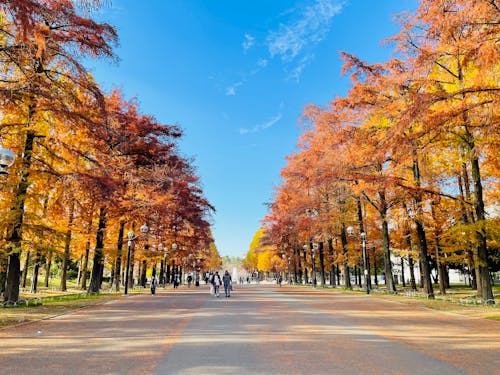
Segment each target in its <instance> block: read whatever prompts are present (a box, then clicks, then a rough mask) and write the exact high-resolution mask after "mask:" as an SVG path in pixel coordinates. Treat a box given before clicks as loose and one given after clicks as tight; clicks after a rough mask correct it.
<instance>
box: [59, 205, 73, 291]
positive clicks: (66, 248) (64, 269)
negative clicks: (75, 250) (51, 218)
mask: <svg viewBox="0 0 500 375" xmlns="http://www.w3.org/2000/svg"><path fill="white" fill-rule="evenodd" d="M74 216H75V201H74V200H73V199H72V200H71V206H70V210H69V217H68V230H67V231H66V237H65V239H64V254H63V259H62V265H61V285H60V287H59V289H60V290H61V291H63V292H64V291H66V289H67V286H66V279H67V272H68V264H69V250H70V244H71V234H72V233H71V231H72V227H73V220H74Z"/></svg>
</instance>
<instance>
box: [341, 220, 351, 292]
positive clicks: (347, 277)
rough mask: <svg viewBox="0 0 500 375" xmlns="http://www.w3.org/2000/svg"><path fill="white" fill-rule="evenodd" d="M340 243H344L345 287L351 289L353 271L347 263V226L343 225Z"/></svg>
mask: <svg viewBox="0 0 500 375" xmlns="http://www.w3.org/2000/svg"><path fill="white" fill-rule="evenodd" d="M340 242H341V243H342V255H343V257H344V262H343V264H344V286H345V287H346V288H349V289H351V288H352V285H351V271H350V269H349V263H348V262H347V234H346V228H345V224H344V223H342V229H341V232H340Z"/></svg>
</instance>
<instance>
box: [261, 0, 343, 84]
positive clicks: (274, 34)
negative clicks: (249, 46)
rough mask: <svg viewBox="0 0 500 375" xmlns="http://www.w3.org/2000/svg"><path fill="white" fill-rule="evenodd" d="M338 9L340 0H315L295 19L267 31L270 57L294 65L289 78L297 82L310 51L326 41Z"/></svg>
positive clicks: (338, 11)
mask: <svg viewBox="0 0 500 375" xmlns="http://www.w3.org/2000/svg"><path fill="white" fill-rule="evenodd" d="M342 8H343V2H342V1H341V0H316V1H315V2H314V3H313V4H312V5H309V6H307V7H306V8H304V9H303V10H302V11H301V12H300V15H299V17H298V18H296V19H294V20H291V21H290V22H288V23H282V24H280V26H279V29H278V30H274V31H270V32H269V34H268V36H267V38H266V43H267V48H268V51H269V54H270V56H271V58H274V57H279V58H280V59H281V61H283V62H284V63H287V64H293V65H295V67H294V68H293V69H292V73H291V75H290V76H291V77H292V78H294V79H295V80H298V79H299V78H300V74H301V72H302V70H303V69H304V68H305V66H306V65H307V64H308V63H310V62H311V61H312V54H311V52H310V51H311V50H312V49H313V48H314V47H315V46H316V45H318V44H319V43H320V42H321V41H323V39H325V38H326V36H327V34H328V32H329V30H330V26H331V23H332V18H333V17H334V16H335V15H337V14H339V13H340V12H341V11H342ZM294 13H295V12H294ZM287 14H289V13H287ZM304 55H305V56H304ZM297 60H298V63H297Z"/></svg>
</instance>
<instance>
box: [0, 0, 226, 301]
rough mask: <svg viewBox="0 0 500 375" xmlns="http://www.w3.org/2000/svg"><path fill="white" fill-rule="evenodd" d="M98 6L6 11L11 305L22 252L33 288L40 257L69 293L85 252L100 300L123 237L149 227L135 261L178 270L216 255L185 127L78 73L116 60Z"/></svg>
mask: <svg viewBox="0 0 500 375" xmlns="http://www.w3.org/2000/svg"><path fill="white" fill-rule="evenodd" d="M99 5H100V2H99V1H98V0H94V1H82V2H79V3H76V4H75V2H73V1H71V0H60V1H45V0H29V1H26V0H7V1H2V3H1V4H0V58H1V62H2V63H1V65H0V74H1V78H0V108H1V110H0V113H1V115H2V120H1V123H0V139H1V141H2V143H3V147H6V148H9V149H11V150H13V151H14V152H15V154H16V155H17V158H16V161H15V164H14V165H13V166H12V167H11V168H10V174H9V176H8V177H5V176H4V180H3V186H2V188H1V190H0V195H1V200H0V235H1V239H0V289H1V290H2V292H3V293H4V299H5V301H10V302H16V301H17V300H18V298H19V285H20V277H21V264H20V260H21V254H24V255H23V258H22V259H24V260H25V266H24V271H25V272H26V270H27V269H28V265H29V264H34V267H33V279H34V280H35V286H36V280H37V278H38V272H39V265H40V262H41V261H42V259H45V260H46V261H47V262H48V264H49V265H50V259H51V257H53V256H57V257H59V258H60V259H61V260H62V264H61V284H60V288H61V290H65V289H66V280H67V273H66V272H67V269H68V264H69V262H70V260H71V259H78V258H79V256H80V254H81V255H82V257H83V259H82V267H83V268H84V269H83V270H82V271H83V274H84V275H86V268H87V267H88V265H89V264H90V263H91V264H92V272H91V275H92V276H91V280H90V286H89V292H91V293H97V292H99V289H100V285H101V282H102V275H103V268H104V263H105V260H106V261H107V262H108V263H109V264H111V265H112V267H113V275H114V277H115V281H116V287H117V288H119V286H120V277H121V275H122V273H123V272H122V271H121V267H122V262H123V260H124V256H123V255H122V251H123V247H124V239H125V240H126V238H127V233H128V232H129V231H135V232H138V231H139V225H141V224H142V223H147V224H148V226H149V228H151V229H152V231H150V233H152V235H145V236H143V237H141V239H140V240H141V241H144V242H145V244H146V245H145V249H146V251H143V253H142V254H140V253H139V254H138V256H142V257H150V258H151V257H153V258H155V257H156V258H158V257H159V258H162V257H165V256H167V255H168V257H169V259H171V260H178V263H179V262H180V261H179V260H180V259H183V258H184V257H186V256H187V255H188V254H193V255H194V256H195V257H196V258H197V259H200V260H203V259H207V261H208V260H209V259H212V258H213V255H214V254H215V256H216V257H218V254H217V251H216V249H215V252H214V244H213V240H212V238H211V235H210V224H209V222H208V217H209V214H210V212H211V211H212V210H213V207H212V206H211V205H210V204H209V202H208V201H207V200H206V199H205V198H204V197H203V191H202V189H201V187H200V184H199V180H198V177H197V176H196V173H195V170H194V168H193V166H192V162H191V160H188V159H186V158H185V157H182V156H181V155H180V154H179V151H178V148H177V143H176V142H177V140H178V139H179V137H181V135H182V132H181V129H179V127H177V126H174V125H166V124H161V123H159V122H158V121H157V120H156V119H155V118H154V117H153V116H150V115H145V114H142V113H140V111H139V109H138V105H137V102H136V101H135V100H127V99H125V98H124V97H123V95H122V93H121V92H120V91H119V90H114V91H113V92H111V93H109V94H105V93H103V92H102V90H101V89H100V87H99V86H98V85H97V84H96V82H94V80H93V79H92V76H91V75H90V74H89V73H88V71H87V70H86V69H85V67H84V66H83V65H82V63H81V61H82V60H83V58H88V57H107V58H111V59H114V58H115V55H114V53H113V45H114V44H115V43H116V42H117V34H116V31H115V29H114V28H113V27H112V26H110V25H108V24H105V23H98V22H96V21H94V20H93V19H91V18H89V16H88V15H89V14H90V13H91V10H93V9H95V8H97V7H99ZM137 241H139V239H137ZM148 241H149V242H148ZM135 242H136V241H134V242H133V244H132V245H135ZM160 243H161V244H162V246H156V248H155V249H156V251H153V249H154V247H153V245H159V244H160ZM173 243H176V244H177V248H176V250H175V252H174V251H172V249H171V248H172V246H171V245H172V244H173ZM125 245H126V243H125ZM162 247H163V249H162V251H158V250H159V249H161V248H162ZM174 247H175V246H174ZM92 248H93V259H92V261H91V262H89V252H90V250H91V249H92ZM148 249H149V250H148ZM167 249H170V251H169V253H167V252H166V250H167ZM156 258H155V259H156ZM132 264H133V263H132ZM162 265H163V263H162ZM122 277H123V276H122ZM24 282H25V281H24ZM83 285H85V284H83Z"/></svg>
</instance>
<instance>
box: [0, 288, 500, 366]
mask: <svg viewBox="0 0 500 375" xmlns="http://www.w3.org/2000/svg"><path fill="white" fill-rule="evenodd" d="M498 353H500V323H499V322H494V321H486V320H482V319H476V318H467V317H460V316H455V315H451V314H444V313H440V312H433V311H428V310H422V309H417V310H415V307H408V306H406V305H402V304H399V303H394V302H388V301H383V300H380V299H376V298H373V297H370V296H365V295H343V294H338V293H334V294H332V293H329V292H325V291H320V290H309V289H304V288H290V287H282V288H276V287H275V286H263V285H261V286H255V285H252V286H242V287H240V288H238V287H237V288H236V291H235V293H234V295H233V296H232V297H231V298H224V297H223V296H221V297H220V298H215V297H213V296H211V295H209V294H208V290H207V288H206V287H205V286H202V287H200V288H194V287H193V288H191V289H187V288H186V289H183V288H181V289H178V290H175V291H172V290H169V291H168V293H164V292H163V291H162V290H160V293H159V294H157V295H155V296H150V295H142V296H132V297H127V298H123V299H121V300H119V301H114V302H112V303H107V304H104V305H100V306H94V307H90V308H86V309H82V310H79V311H77V312H75V313H72V314H68V315H62V316H60V317H57V318H53V319H50V320H45V321H41V322H37V323H32V324H27V325H23V326H20V327H16V328H11V329H7V330H3V331H0V374H441V375H446V374H450V375H451V374H488V375H493V374H498V373H500V355H498Z"/></svg>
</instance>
